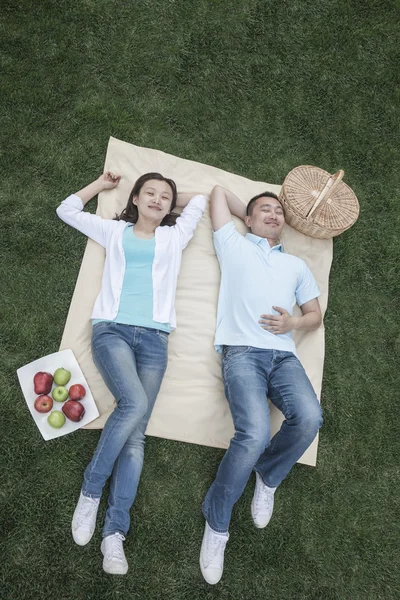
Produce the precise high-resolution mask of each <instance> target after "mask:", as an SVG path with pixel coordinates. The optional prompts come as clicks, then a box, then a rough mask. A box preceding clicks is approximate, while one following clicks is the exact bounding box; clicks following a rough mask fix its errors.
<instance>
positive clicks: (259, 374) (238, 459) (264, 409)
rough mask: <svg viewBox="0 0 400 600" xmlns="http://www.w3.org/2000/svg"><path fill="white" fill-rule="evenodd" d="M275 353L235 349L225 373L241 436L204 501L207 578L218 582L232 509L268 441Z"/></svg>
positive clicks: (225, 361)
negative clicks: (270, 379) (269, 382)
mask: <svg viewBox="0 0 400 600" xmlns="http://www.w3.org/2000/svg"><path fill="white" fill-rule="evenodd" d="M271 356H272V354H271V352H269V351H263V352H261V353H260V351H258V350H257V349H256V348H249V347H247V346H229V347H227V348H226V349H225V350H224V356H223V362H222V370H223V377H224V383H225V395H226V397H227V399H228V402H229V406H230V409H231V413H232V418H233V422H234V425H235V435H234V436H233V438H232V439H231V443H230V445H229V448H228V450H227V451H226V453H225V456H224V458H223V459H222V462H221V464H220V466H219V469H218V472H217V476H216V479H215V481H214V483H213V484H212V485H211V487H210V489H209V490H208V492H207V495H206V498H205V500H204V503H203V514H204V517H205V519H206V526H205V531H204V536H203V542H202V545H201V552H200V568H201V572H202V574H203V577H204V579H205V580H206V581H207V582H208V583H211V584H215V583H218V581H219V580H220V579H221V577H222V572H223V568H224V551H225V546H226V543H227V541H228V539H229V534H228V527H229V522H230V518H231V513H232V508H233V505H234V504H235V502H236V501H237V500H238V499H239V498H240V496H241V495H242V493H243V490H244V488H245V485H246V483H247V480H248V478H249V476H250V473H251V471H252V469H253V466H254V465H255V463H256V461H257V459H258V457H259V456H260V453H261V452H262V451H263V449H264V448H265V446H266V445H267V443H268V440H269V435H270V430H269V408H268V403H267V380H268V368H269V363H270V359H271Z"/></svg>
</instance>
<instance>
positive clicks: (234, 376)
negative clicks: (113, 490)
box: [203, 346, 322, 533]
mask: <svg viewBox="0 0 400 600" xmlns="http://www.w3.org/2000/svg"><path fill="white" fill-rule="evenodd" d="M222 373H223V378H224V384H225V395H226V397H227V399H228V402H229V406H230V409H231V413H232V418H233V422H234V426H235V435H234V436H233V438H232V439H231V442H230V446H229V448H228V450H227V451H226V453H225V455H224V458H223V459H222V461H221V464H220V466H219V469H218V472H217V476H216V479H215V481H214V483H213V484H212V485H211V487H210V489H209V490H208V492H207V495H206V498H205V500H204V503H203V514H204V517H205V518H206V520H207V522H208V524H209V525H210V527H211V528H212V529H214V531H217V532H220V533H224V532H226V531H228V527H229V522H230V519H231V513H232V508H233V506H234V504H235V502H237V500H238V499H239V498H240V496H241V495H242V493H243V490H244V488H245V486H246V483H247V480H248V479H249V477H250V474H251V472H252V470H253V469H254V470H255V471H257V472H258V473H259V474H260V475H261V477H262V480H263V481H264V483H265V484H266V485H267V486H269V487H276V486H278V485H279V484H280V483H281V481H282V480H283V479H284V478H285V477H286V475H287V474H288V473H289V471H290V469H291V468H292V467H293V465H294V464H295V463H296V462H297V460H298V459H299V458H300V457H301V455H302V454H303V453H304V452H305V450H306V449H307V448H308V446H309V445H310V444H311V442H312V441H313V439H314V438H315V436H316V434H317V432H318V429H319V428H320V427H321V425H322V413H321V408H320V405H319V402H318V399H317V397H316V395H315V392H314V390H313V387H312V385H311V383H310V380H309V379H308V377H307V375H306V373H305V371H304V369H303V367H302V365H301V363H300V361H299V360H298V359H297V358H296V357H295V355H294V354H293V353H292V352H282V351H280V350H262V349H259V348H253V347H251V346H225V347H224V352H223V359H222ZM267 395H268V397H269V398H270V400H271V402H272V403H273V404H274V405H275V406H276V407H277V408H279V410H281V411H282V413H283V414H284V416H285V420H284V421H283V423H282V426H281V429H280V431H279V432H278V433H277V434H276V435H275V436H274V437H273V438H272V440H271V441H270V419H269V407H268V402H267Z"/></svg>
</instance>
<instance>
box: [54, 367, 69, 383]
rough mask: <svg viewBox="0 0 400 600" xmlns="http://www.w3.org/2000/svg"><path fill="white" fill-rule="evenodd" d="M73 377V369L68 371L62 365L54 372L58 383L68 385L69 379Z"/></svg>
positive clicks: (55, 380) (55, 381)
mask: <svg viewBox="0 0 400 600" xmlns="http://www.w3.org/2000/svg"><path fill="white" fill-rule="evenodd" d="M70 379H71V371H67V369H64V368H63V367H61V368H60V369H57V370H56V371H55V373H54V383H55V384H56V385H67V383H68V381H69V380H70Z"/></svg>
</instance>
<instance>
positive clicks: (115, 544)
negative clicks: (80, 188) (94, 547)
mask: <svg viewBox="0 0 400 600" xmlns="http://www.w3.org/2000/svg"><path fill="white" fill-rule="evenodd" d="M123 541H125V537H124V536H123V535H122V533H119V532H117V533H115V534H114V535H110V537H109V539H108V540H107V546H106V548H107V551H106V552H107V560H112V559H116V560H119V561H122V562H123V561H124V560H125V554H124V550H123V547H122V542H123Z"/></svg>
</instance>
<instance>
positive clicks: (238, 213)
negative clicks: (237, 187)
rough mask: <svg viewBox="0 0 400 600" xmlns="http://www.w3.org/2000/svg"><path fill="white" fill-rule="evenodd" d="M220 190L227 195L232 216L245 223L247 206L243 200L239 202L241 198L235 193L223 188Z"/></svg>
mask: <svg viewBox="0 0 400 600" xmlns="http://www.w3.org/2000/svg"><path fill="white" fill-rule="evenodd" d="M218 187H220V186H218ZM220 189H221V190H223V191H224V193H225V198H226V202H227V204H228V207H229V210H230V211H231V214H232V215H234V216H235V217H239V219H242V221H244V218H245V216H246V206H245V205H244V204H243V202H242V201H241V200H239V198H238V197H237V196H236V195H235V194H234V193H233V192H230V191H229V190H227V189H225V188H222V187H221V188H220Z"/></svg>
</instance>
